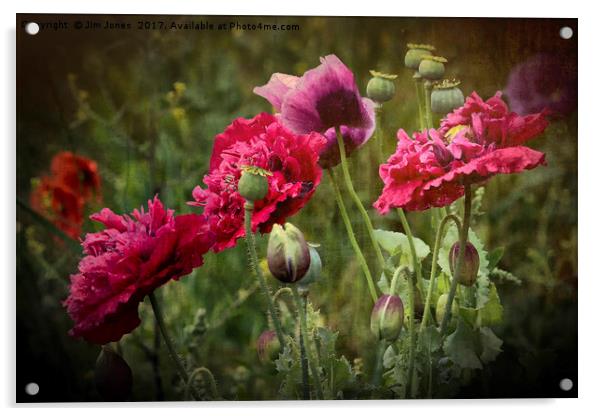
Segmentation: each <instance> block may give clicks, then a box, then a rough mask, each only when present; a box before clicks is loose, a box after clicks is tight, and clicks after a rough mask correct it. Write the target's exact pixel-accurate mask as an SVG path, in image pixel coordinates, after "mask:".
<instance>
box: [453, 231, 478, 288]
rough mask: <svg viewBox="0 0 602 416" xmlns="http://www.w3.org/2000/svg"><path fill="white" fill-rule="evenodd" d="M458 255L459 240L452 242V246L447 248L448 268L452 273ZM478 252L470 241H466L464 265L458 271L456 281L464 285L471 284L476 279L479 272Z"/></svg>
mask: <svg viewBox="0 0 602 416" xmlns="http://www.w3.org/2000/svg"><path fill="white" fill-rule="evenodd" d="M459 255H460V242H459V241H457V242H456V243H454V245H453V246H452V248H451V249H450V250H449V268H450V270H451V272H452V275H453V274H454V270H455V268H456V262H457V261H458V256H459ZM479 263H480V261H479V253H478V252H477V249H476V248H475V246H473V245H472V243H470V241H467V242H466V249H465V250H464V265H463V267H462V270H460V271H459V273H458V277H457V278H458V283H460V284H462V285H464V286H472V285H474V284H475V282H476V281H477V275H478V274H479Z"/></svg>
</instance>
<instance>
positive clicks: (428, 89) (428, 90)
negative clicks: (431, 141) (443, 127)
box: [424, 81, 433, 129]
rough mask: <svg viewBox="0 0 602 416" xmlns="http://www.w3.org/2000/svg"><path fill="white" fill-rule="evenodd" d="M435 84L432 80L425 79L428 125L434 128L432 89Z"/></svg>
mask: <svg viewBox="0 0 602 416" xmlns="http://www.w3.org/2000/svg"><path fill="white" fill-rule="evenodd" d="M432 90H433V84H432V83H431V82H430V81H424V105H425V107H426V126H427V128H429V129H432V128H433V111H432V110H431V91H432Z"/></svg>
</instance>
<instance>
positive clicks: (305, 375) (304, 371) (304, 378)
mask: <svg viewBox="0 0 602 416" xmlns="http://www.w3.org/2000/svg"><path fill="white" fill-rule="evenodd" d="M297 313H298V316H299V319H301V314H302V313H303V311H297ZM299 350H300V352H301V388H302V390H303V400H309V399H310V396H309V369H308V368H307V353H306V352H305V337H304V335H303V328H301V325H299Z"/></svg>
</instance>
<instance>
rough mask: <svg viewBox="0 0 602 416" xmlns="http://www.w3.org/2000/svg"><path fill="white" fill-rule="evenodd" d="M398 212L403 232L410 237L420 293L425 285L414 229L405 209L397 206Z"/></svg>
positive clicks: (411, 252) (411, 253)
mask: <svg viewBox="0 0 602 416" xmlns="http://www.w3.org/2000/svg"><path fill="white" fill-rule="evenodd" d="M397 213H398V214H399V219H400V220H401V225H402V226H403V232H404V233H405V235H406V237H408V244H409V245H410V255H411V256H412V265H413V266H414V273H415V274H416V283H417V284H418V289H419V290H420V293H424V287H423V285H422V265H421V264H420V260H419V259H418V255H417V254H416V246H415V245H414V235H413V234H412V229H411V228H410V224H409V223H408V219H407V218H406V214H405V212H404V211H403V209H401V208H397Z"/></svg>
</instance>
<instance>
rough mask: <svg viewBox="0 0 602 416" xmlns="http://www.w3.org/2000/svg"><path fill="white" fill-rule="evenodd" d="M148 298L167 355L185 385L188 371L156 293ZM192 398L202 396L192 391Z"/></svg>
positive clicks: (196, 398) (197, 398)
mask: <svg viewBox="0 0 602 416" xmlns="http://www.w3.org/2000/svg"><path fill="white" fill-rule="evenodd" d="M148 298H149V299H150V303H151V306H152V308H153V313H154V314H155V319H156V321H157V325H159V330H160V331H161V335H162V336H163V341H165V346H166V347H167V353H168V354H169V357H170V358H171V361H172V362H173V363H174V365H175V367H176V371H177V373H178V375H179V376H180V378H181V379H182V382H183V383H184V384H187V383H188V373H187V372H186V369H185V368H184V365H183V364H182V361H181V360H180V357H179V356H178V353H177V352H176V349H175V348H174V346H173V343H172V342H171V339H170V338H169V335H168V333H167V328H166V327H165V321H164V320H163V315H162V313H161V308H160V306H159V303H158V302H157V298H156V297H155V294H154V293H152V292H151V293H150V294H149V295H148ZM192 396H193V397H194V399H195V400H200V398H201V397H200V395H199V393H198V392H197V391H196V390H192Z"/></svg>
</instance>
